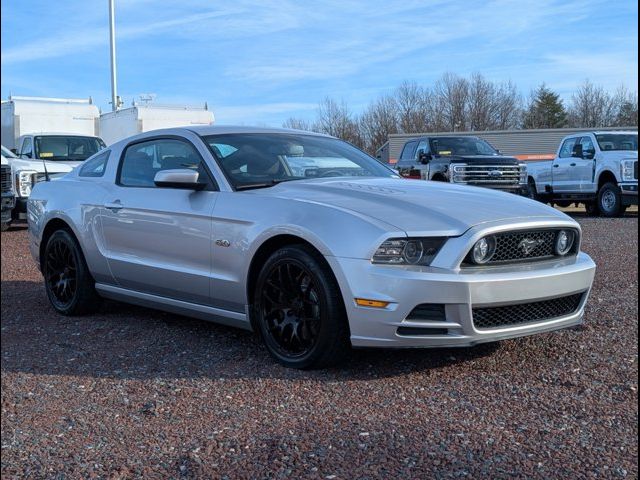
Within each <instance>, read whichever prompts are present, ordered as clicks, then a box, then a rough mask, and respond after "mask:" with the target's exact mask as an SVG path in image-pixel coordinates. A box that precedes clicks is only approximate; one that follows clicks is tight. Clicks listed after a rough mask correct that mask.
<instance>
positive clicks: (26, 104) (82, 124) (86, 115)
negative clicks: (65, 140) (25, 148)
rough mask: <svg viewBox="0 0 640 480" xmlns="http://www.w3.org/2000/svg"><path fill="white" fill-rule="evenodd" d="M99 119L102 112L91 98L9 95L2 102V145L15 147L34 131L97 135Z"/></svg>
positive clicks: (10, 147)
mask: <svg viewBox="0 0 640 480" xmlns="http://www.w3.org/2000/svg"><path fill="white" fill-rule="evenodd" d="M99 119H100V111H99V110H98V107H97V106H96V105H94V104H93V102H92V100H91V98H88V99H75V98H44V97H16V96H10V97H9V99H8V100H3V101H2V118H1V122H2V131H1V134H2V145H4V146H5V147H7V148H9V149H13V148H15V147H16V141H17V140H18V138H19V137H21V136H22V135H26V134H31V133H49V132H64V133H72V134H77V135H87V136H98V135H99V131H98V129H99V127H100V125H99V121H100V120H99Z"/></svg>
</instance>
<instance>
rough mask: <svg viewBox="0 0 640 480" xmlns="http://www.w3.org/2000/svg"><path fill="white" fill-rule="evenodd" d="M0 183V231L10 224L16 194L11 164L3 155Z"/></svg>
mask: <svg viewBox="0 0 640 480" xmlns="http://www.w3.org/2000/svg"><path fill="white" fill-rule="evenodd" d="M3 153H4V152H3ZM0 185H1V186H2V231H3V232H4V231H5V230H7V229H8V228H9V225H11V212H12V210H13V207H14V206H15V202H16V195H15V193H14V191H13V185H12V183H11V166H10V165H9V161H8V160H7V159H6V158H5V156H4V155H2V180H1V181H0Z"/></svg>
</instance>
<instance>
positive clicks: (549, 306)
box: [473, 293, 584, 329]
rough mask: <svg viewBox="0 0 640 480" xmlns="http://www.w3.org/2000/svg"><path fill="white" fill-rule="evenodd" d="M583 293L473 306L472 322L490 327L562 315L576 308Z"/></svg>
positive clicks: (486, 327) (570, 312) (481, 327)
mask: <svg viewBox="0 0 640 480" xmlns="http://www.w3.org/2000/svg"><path fill="white" fill-rule="evenodd" d="M583 295H584V294H583V293H576V294H574V295H569V296H566V297H560V298H554V299H552V300H544V301H542V302H532V303H521V304H518V305H506V306H504V307H488V308H474V309H473V324H474V325H475V327H476V328H478V329H490V328H501V327H508V326H513V325H521V324H523V323H532V322H540V321H543V320H551V319H553V318H558V317H564V316H567V315H571V314H572V313H574V312H576V310H578V308H579V307H580V302H581V301H582V296H583Z"/></svg>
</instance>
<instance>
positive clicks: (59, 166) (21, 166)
mask: <svg viewBox="0 0 640 480" xmlns="http://www.w3.org/2000/svg"><path fill="white" fill-rule="evenodd" d="M9 163H10V164H11V166H12V167H13V168H14V169H15V170H35V171H36V172H38V173H44V165H45V164H46V166H47V172H49V173H68V172H70V171H71V170H73V167H72V166H71V165H67V164H65V163H61V162H51V161H49V162H43V161H42V160H23V159H19V158H11V159H9Z"/></svg>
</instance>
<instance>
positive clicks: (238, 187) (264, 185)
mask: <svg viewBox="0 0 640 480" xmlns="http://www.w3.org/2000/svg"><path fill="white" fill-rule="evenodd" d="M300 178H301V177H291V178H274V179H272V180H269V181H268V182H258V183H245V184H243V185H236V190H252V189H254V188H269V187H273V186H275V185H278V184H279V183H283V182H290V181H292V180H300Z"/></svg>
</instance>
